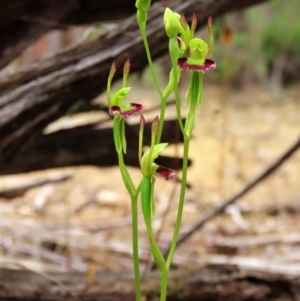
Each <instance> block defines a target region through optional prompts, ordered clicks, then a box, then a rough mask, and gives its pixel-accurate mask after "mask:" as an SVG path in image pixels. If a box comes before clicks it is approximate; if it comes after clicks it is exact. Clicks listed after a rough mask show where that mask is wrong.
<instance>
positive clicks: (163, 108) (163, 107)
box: [156, 95, 169, 144]
mask: <svg viewBox="0 0 300 301" xmlns="http://www.w3.org/2000/svg"><path fill="white" fill-rule="evenodd" d="M168 96H169V95H167V96H162V98H161V107H160V114H159V126H158V132H157V136H156V143H157V144H158V143H160V140H161V135H162V131H163V127H164V121H165V112H166V105H167V99H168Z"/></svg>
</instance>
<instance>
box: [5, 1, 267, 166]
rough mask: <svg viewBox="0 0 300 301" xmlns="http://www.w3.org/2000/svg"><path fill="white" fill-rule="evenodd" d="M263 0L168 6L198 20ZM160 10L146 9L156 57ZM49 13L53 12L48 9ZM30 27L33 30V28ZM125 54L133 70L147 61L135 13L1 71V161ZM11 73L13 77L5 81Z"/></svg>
mask: <svg viewBox="0 0 300 301" xmlns="http://www.w3.org/2000/svg"><path fill="white" fill-rule="evenodd" d="M3 1H4V0H2V2H3ZM28 1H29V0H28ZM70 1H71V0H69V1H68V2H70ZM263 1H265V0H241V1H238V2H237V1H235V0H218V1H216V0H205V1H201V2H199V1H196V0H189V1H179V0H177V1H173V2H172V8H174V9H175V10H176V11H178V12H179V13H185V14H186V15H187V17H190V16H191V15H192V13H193V12H195V13H196V14H197V16H198V21H199V24H200V26H201V25H204V24H205V22H206V19H207V16H208V15H212V16H213V17H215V16H218V15H221V14H224V13H225V12H228V11H231V10H234V9H238V8H241V7H245V6H248V5H253V4H256V3H259V2H263ZM51 3H52V2H51ZM53 3H56V2H55V1H54V2H53ZM59 3H60V2H59ZM66 3H67V1H66ZM65 5H66V6H67V4H65ZM53 9H54V8H53ZM60 9H61V5H60ZM163 11H164V6H163V5H162V3H154V4H153V5H152V7H151V9H150V11H149V20H148V28H149V29H148V38H149V44H150V48H151V52H152V55H153V57H154V58H156V57H158V56H160V55H162V54H163V53H165V52H166V50H167V38H166V35H165V31H164V28H163V23H162V14H163ZM48 15H51V13H49V12H48V14H47V16H48ZM21 25H22V24H21ZM21 25H20V26H21ZM39 26H40V24H37V27H39ZM34 28H35V27H34ZM34 28H33V29H32V30H33V31H35V30H37V29H34ZM9 45H10V46H12V45H13V44H12V43H11V44H9ZM127 58H130V59H131V69H132V71H138V70H142V69H143V68H144V67H145V66H146V65H147V62H146V57H145V51H144V47H143V44H142V40H141V37H140V34H139V30H138V27H137V24H136V20H135V17H134V16H133V17H131V18H129V19H127V20H126V21H124V22H122V24H121V23H120V24H119V26H118V28H117V29H116V30H113V31H111V32H109V33H107V34H105V35H104V36H102V37H101V38H99V40H97V41H94V42H92V43H89V44H87V45H81V46H79V47H77V48H75V49H73V50H69V51H67V52H64V53H61V54H59V55H57V56H55V57H52V58H49V59H45V60H41V61H39V62H37V63H34V64H32V65H30V66H28V67H26V68H24V69H23V70H21V71H20V72H22V74H21V76H19V75H18V74H13V75H10V76H9V75H8V74H1V76H0V77H1V79H0V89H1V91H0V92H1V95H2V96H0V137H1V140H0V165H3V164H7V162H11V164H12V162H14V159H15V156H17V153H18V152H20V149H22V147H25V146H26V144H27V141H28V139H29V138H30V139H33V137H36V139H39V138H40V133H41V131H42V129H43V128H44V127H45V126H47V125H48V124H49V123H50V122H52V121H54V120H56V119H57V118H59V117H61V116H63V115H64V114H65V113H66V112H67V111H68V110H69V108H70V107H71V106H72V105H74V103H76V102H78V101H84V102H89V101H90V100H91V99H93V98H94V97H95V96H97V95H98V94H99V93H100V92H101V91H103V90H104V89H105V85H106V78H107V73H108V70H109V68H110V65H111V63H112V62H113V61H115V62H116V63H117V65H118V66H119V69H118V71H117V73H116V78H120V77H121V72H122V68H121V66H122V65H123V63H124V61H125V60H126V59H127ZM137 58H139V59H137ZM9 77H10V79H11V80H9V81H7V79H8V78H9Z"/></svg>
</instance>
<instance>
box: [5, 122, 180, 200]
mask: <svg viewBox="0 0 300 301" xmlns="http://www.w3.org/2000/svg"><path fill="white" fill-rule="evenodd" d="M138 131H139V124H135V125H131V126H129V125H126V134H127V137H128V149H127V154H126V156H125V162H126V164H128V165H130V166H134V167H138V166H139V161H138ZM150 137H151V122H147V123H146V125H145V139H144V145H150ZM162 140H163V141H168V143H169V144H174V143H181V142H182V140H183V137H182V135H181V133H180V130H179V127H178V122H177V120H167V121H166V123H165V129H164V131H163V135H162ZM156 162H157V163H159V164H162V165H164V166H168V167H169V168H172V169H174V170H178V169H180V167H181V166H182V159H180V158H172V157H167V156H160V157H159V158H158V159H157V160H156ZM117 164H118V158H117V155H116V152H115V147H114V141H113V136H112V128H111V123H110V122H109V121H108V122H107V123H106V125H105V123H100V124H96V125H86V126H80V127H75V128H71V129H64V130H60V131H57V132H54V133H51V134H47V135H45V134H40V135H39V136H38V137H36V136H35V137H33V138H32V139H28V141H27V143H26V144H25V145H24V146H23V147H22V148H20V150H19V151H18V152H17V153H16V156H14V159H13V161H9V160H7V161H5V162H2V164H1V165H0V174H13V173H20V172H29V171H35V170H43V169H49V168H57V167H67V166H79V165H94V166H99V167H109V166H114V165H117ZM0 195H1V193H0Z"/></svg>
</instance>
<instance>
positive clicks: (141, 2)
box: [135, 0, 151, 13]
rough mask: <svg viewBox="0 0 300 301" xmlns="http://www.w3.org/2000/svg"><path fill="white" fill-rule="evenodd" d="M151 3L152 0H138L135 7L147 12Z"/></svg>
mask: <svg viewBox="0 0 300 301" xmlns="http://www.w3.org/2000/svg"><path fill="white" fill-rule="evenodd" d="M150 5H151V0H137V1H136V2H135V7H136V8H137V9H138V10H139V11H141V12H143V13H146V12H147V11H148V10H149V7H150Z"/></svg>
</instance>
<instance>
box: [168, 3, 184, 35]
mask: <svg viewBox="0 0 300 301" xmlns="http://www.w3.org/2000/svg"><path fill="white" fill-rule="evenodd" d="M179 18H180V15H178V14H177V13H174V12H173V11H172V10H171V9H169V8H168V7H167V8H166V9H165V13H164V24H165V29H166V33H167V36H168V37H169V38H175V37H176V36H177V35H178V34H179V33H180V32H181V29H182V27H181V24H180V21H179Z"/></svg>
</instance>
